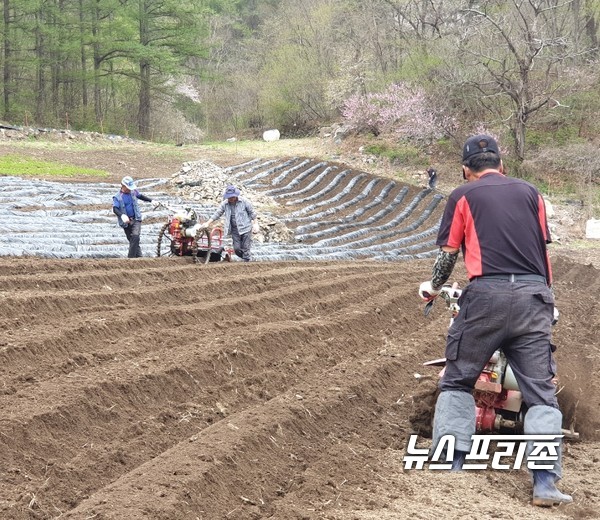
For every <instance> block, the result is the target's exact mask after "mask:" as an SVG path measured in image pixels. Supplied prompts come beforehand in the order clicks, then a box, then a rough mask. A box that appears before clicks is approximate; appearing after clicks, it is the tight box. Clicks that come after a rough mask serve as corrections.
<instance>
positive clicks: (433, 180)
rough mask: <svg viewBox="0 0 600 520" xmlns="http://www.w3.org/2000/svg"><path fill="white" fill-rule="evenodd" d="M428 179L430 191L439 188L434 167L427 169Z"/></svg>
mask: <svg viewBox="0 0 600 520" xmlns="http://www.w3.org/2000/svg"><path fill="white" fill-rule="evenodd" d="M427 177H428V178H429V181H428V186H429V189H430V190H434V189H435V187H436V186H437V171H436V170H435V169H434V168H433V167H431V166H430V167H429V168H427Z"/></svg>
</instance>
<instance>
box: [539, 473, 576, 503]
mask: <svg viewBox="0 0 600 520" xmlns="http://www.w3.org/2000/svg"><path fill="white" fill-rule="evenodd" d="M531 472H532V473H533V501H532V504H533V505H534V506H540V507H552V506H558V505H560V504H570V503H571V502H573V498H572V497H571V495H565V494H564V493H561V492H560V491H559V490H558V489H557V488H556V484H555V477H554V474H552V473H550V472H549V471H548V470H546V469H534V470H532V471H531Z"/></svg>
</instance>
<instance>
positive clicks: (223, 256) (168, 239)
mask: <svg viewBox="0 0 600 520" xmlns="http://www.w3.org/2000/svg"><path fill="white" fill-rule="evenodd" d="M166 208H167V209H168V210H169V217H168V221H167V223H166V224H164V225H163V226H162V227H161V229H160V231H159V233H158V241H157V245H156V256H192V257H193V258H194V260H195V261H197V262H201V263H208V262H220V261H222V260H225V261H230V260H231V253H232V251H231V250H230V249H226V248H225V247H224V240H223V238H224V237H223V229H222V228H220V227H214V228H211V229H209V228H207V227H206V226H205V225H203V223H202V222H200V221H199V219H198V216H197V214H196V212H195V211H194V210H193V209H192V208H171V207H168V206H166Z"/></svg>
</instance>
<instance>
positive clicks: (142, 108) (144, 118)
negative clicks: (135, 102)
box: [138, 61, 150, 138]
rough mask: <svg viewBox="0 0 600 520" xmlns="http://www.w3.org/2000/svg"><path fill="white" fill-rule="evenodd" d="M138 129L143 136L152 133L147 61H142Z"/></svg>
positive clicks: (146, 136) (148, 66)
mask: <svg viewBox="0 0 600 520" xmlns="http://www.w3.org/2000/svg"><path fill="white" fill-rule="evenodd" d="M138 131H139V133H140V136H141V137H143V138H148V136H149V135H150V65H149V64H148V63H146V62H145V61H142V62H140V96H139V109H138Z"/></svg>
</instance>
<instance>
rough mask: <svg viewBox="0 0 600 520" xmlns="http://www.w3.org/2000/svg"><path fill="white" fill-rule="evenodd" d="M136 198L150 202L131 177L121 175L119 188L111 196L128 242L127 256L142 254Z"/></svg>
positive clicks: (139, 212) (140, 214) (135, 256)
mask: <svg viewBox="0 0 600 520" xmlns="http://www.w3.org/2000/svg"><path fill="white" fill-rule="evenodd" d="M138 200H143V201H144V202H152V199H151V198H150V197H146V195H142V194H141V193H140V192H139V191H138V190H137V188H136V186H135V182H134V180H133V179H132V178H131V177H129V176H128V177H123V179H122V180H121V190H120V191H119V192H118V193H117V194H116V195H115V196H114V197H113V212H114V214H115V215H116V216H117V222H118V223H119V226H121V227H122V228H123V231H125V236H126V237H127V240H128V242H129V252H128V254H127V257H128V258H139V257H141V256H142V249H141V248H140V232H141V230H142V212H141V210H140V207H139V204H138Z"/></svg>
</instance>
